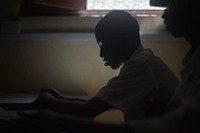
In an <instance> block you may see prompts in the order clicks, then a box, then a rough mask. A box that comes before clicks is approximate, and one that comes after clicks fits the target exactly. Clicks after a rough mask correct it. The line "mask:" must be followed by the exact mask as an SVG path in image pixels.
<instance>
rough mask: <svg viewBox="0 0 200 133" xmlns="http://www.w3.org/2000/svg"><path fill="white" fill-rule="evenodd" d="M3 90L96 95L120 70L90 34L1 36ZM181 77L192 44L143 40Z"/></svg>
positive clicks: (181, 41)
mask: <svg viewBox="0 0 200 133" xmlns="http://www.w3.org/2000/svg"><path fill="white" fill-rule="evenodd" d="M1 37H2V38H4V39H0V62H1V66H0V73H1V74H0V84H1V86H0V90H1V93H11V92H12V93H15V92H16V93H18V92H21V93H37V92H39V88H41V87H55V88H56V89H58V90H61V91H62V92H63V93H70V94H87V95H91V96H92V95H94V94H95V93H96V92H97V91H98V90H99V89H100V88H101V87H102V86H104V85H105V84H106V83H107V81H108V80H109V79H110V78H111V77H113V76H115V75H117V74H118V70H117V71H114V70H111V69H110V68H109V67H105V66H104V65H103V64H104V63H103V61H102V59H101V58H100V57H99V48H98V46H97V45H96V41H95V39H94V35H93V34H92V33H91V34H84V33H83V34H41V35H38V34H30V35H18V36H17V37H16V38H14V37H11V35H9V36H8V38H6V36H4V37H3V36H1ZM142 43H143V45H144V46H145V47H150V48H152V50H153V51H154V52H155V54H156V55H158V56H160V57H161V58H162V59H163V60H164V61H165V62H166V63H167V65H168V66H169V67H170V68H171V70H172V71H173V72H174V73H175V74H176V75H177V77H179V73H180V71H181V69H182V65H181V60H182V58H183V56H184V55H185V53H186V52H187V50H188V48H189V46H188V44H187V43H186V42H184V41H183V40H178V41H176V40H173V41H166V40H165V41H164V40H160V41H159V40H149V39H146V40H145V39H143V41H142Z"/></svg>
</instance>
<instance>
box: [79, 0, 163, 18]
mask: <svg viewBox="0 0 200 133" xmlns="http://www.w3.org/2000/svg"><path fill="white" fill-rule="evenodd" d="M86 4H87V5H86V11H85V12H84V11H83V13H82V15H83V16H84V15H85V16H103V15H105V14H106V13H107V12H108V11H110V10H116V9H119V10H127V11H129V12H130V13H131V14H134V15H136V16H157V15H159V14H161V13H162V12H163V10H164V9H165V8H163V7H154V6H150V3H149V0H87V3H86Z"/></svg>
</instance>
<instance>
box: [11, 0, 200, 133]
mask: <svg viewBox="0 0 200 133" xmlns="http://www.w3.org/2000/svg"><path fill="white" fill-rule="evenodd" d="M198 5H199V4H198V0H193V1H188V0H172V1H171V2H170V3H169V6H168V7H167V10H166V11H165V13H164V15H163V18H164V22H165V24H166V26H167V27H166V28H167V30H168V31H169V32H170V33H171V34H172V35H174V36H175V37H184V38H185V39H186V40H188V42H189V43H190V44H191V50H190V51H189V52H188V54H187V55H186V58H185V59H184V70H183V72H182V77H181V82H180V84H179V85H178V87H177V90H176V92H175V94H174V95H173V97H172V98H171V100H170V102H169V103H168V105H167V108H166V110H165V113H164V114H163V115H162V116H159V117H153V118H143V119H138V120H131V121H128V122H127V123H121V124H115V123H101V122H95V121H92V120H88V119H81V118H80V117H75V116H68V115H62V114H60V113H55V112H51V111H44V112H43V111H41V112H39V113H35V114H31V115H30V114H26V113H24V114H21V115H22V116H23V118H24V119H22V121H20V120H18V121H17V120H16V121H11V122H13V123H14V124H16V123H17V122H22V123H23V122H24V121H26V122H27V121H28V122H29V123H30V125H28V126H27V127H29V128H34V127H35V126H37V127H39V128H40V129H43V130H45V131H50V130H51V131H55V132H56V131H69V132H74V133H79V132H87V133H102V132H103V133H110V132H115V133H152V132H153V133H188V132H191V133H199V132H200V127H199V119H200V89H199V88H200V69H199V68H200V62H199V59H200V48H199V47H198V44H199V39H198V37H199V36H198V35H199V33H198V32H196V31H199V29H200V28H199V26H200V25H199V21H198V20H197V19H196V17H197V16H198V12H197V11H198ZM193 15H194V16H195V17H193ZM102 44H103V43H102ZM47 121H48V124H49V125H54V126H44V125H43V124H44V123H45V122H47ZM32 124H33V125H32ZM18 129H20V128H18ZM21 130H22V131H23V129H21Z"/></svg>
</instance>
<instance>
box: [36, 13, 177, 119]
mask: <svg viewBox="0 0 200 133" xmlns="http://www.w3.org/2000/svg"><path fill="white" fill-rule="evenodd" d="M139 30H140V27H139V24H138V22H137V20H136V19H135V18H134V17H133V16H132V15H130V14H129V13H128V12H125V11H122V10H116V11H111V12H109V13H108V14H107V15H106V16H104V17H103V18H102V19H101V20H100V21H99V22H98V24H97V25H96V28H95V36H96V40H97V43H98V45H99V47H100V57H102V58H103V61H104V62H105V66H110V67H111V68H112V69H117V68H119V67H121V66H122V67H121V69H120V72H119V75H117V76H116V77H114V78H112V79H111V80H110V81H109V82H108V83H107V85H105V86H104V87H103V88H102V89H101V90H100V91H99V92H98V93H97V95H95V96H94V97H93V98H91V99H89V100H86V99H81V98H76V97H71V98H69V97H67V96H63V95H62V94H59V92H57V91H56V90H55V89H44V90H43V92H42V93H41V95H40V96H39V97H38V99H36V101H34V102H33V105H35V106H36V107H37V106H41V107H43V108H44V109H52V110H54V111H57V112H62V113H67V114H73V115H76V116H83V117H90V118H94V117H95V116H97V115H98V114H100V113H102V112H104V111H107V110H108V109H111V108H116V109H119V110H121V111H122V112H123V113H124V116H125V120H132V119H140V118H147V117H153V116H159V115H161V114H162V113H163V111H164V110H165V106H166V104H167V103H168V101H169V99H170V98H171V96H172V94H173V93H174V90H175V88H176V86H177V84H178V79H177V78H176V76H175V75H174V74H173V73H172V72H171V71H170V69H169V68H168V67H167V65H166V64H165V63H164V62H163V61H162V60H161V59H160V58H159V57H157V56H155V55H154V54H153V52H152V51H151V49H145V48H143V46H142V45H141V41H140V33H139ZM61 99H65V100H61Z"/></svg>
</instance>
